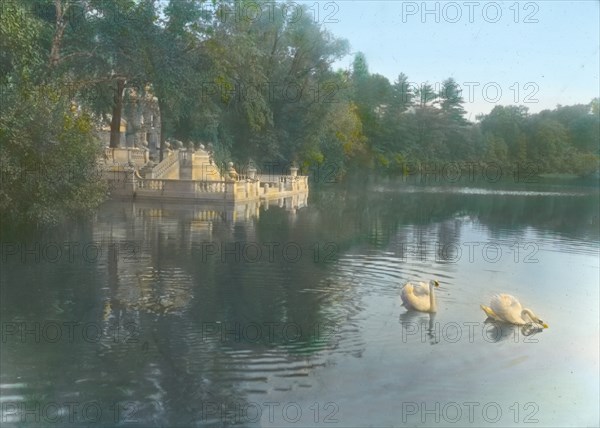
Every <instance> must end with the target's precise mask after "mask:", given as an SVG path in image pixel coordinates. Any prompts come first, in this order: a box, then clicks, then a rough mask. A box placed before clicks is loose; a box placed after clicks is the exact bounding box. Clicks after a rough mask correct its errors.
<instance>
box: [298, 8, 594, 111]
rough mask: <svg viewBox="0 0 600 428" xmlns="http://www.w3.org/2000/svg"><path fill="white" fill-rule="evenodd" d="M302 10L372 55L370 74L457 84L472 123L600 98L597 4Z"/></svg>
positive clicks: (347, 62) (346, 63) (347, 63)
mask: <svg viewBox="0 0 600 428" xmlns="http://www.w3.org/2000/svg"><path fill="white" fill-rule="evenodd" d="M299 3H300V2H299ZM301 3H305V4H308V5H311V13H313V14H314V16H315V20H318V21H319V22H321V23H323V25H324V26H325V27H326V28H327V29H329V30H330V31H331V32H332V33H333V34H335V35H336V36H338V37H342V38H345V39H347V40H348V41H349V42H350V44H351V49H352V52H353V53H355V52H358V51H362V52H364V53H365V55H366V57H367V61H368V64H369V70H370V72H371V73H379V74H382V75H384V76H386V77H387V78H388V79H390V81H394V80H395V79H396V77H397V76H398V74H399V73H400V72H404V73H405V74H406V75H407V76H408V77H409V80H410V81H411V82H414V83H415V84H417V85H420V84H421V83H422V82H426V81H427V82H429V83H430V84H432V85H434V86H435V85H436V84H439V83H441V82H442V81H443V80H444V79H446V78H447V77H454V79H455V80H456V81H457V82H458V83H459V84H461V86H462V87H463V97H464V98H465V101H466V103H465V109H466V110H467V113H468V114H470V115H471V119H474V116H475V115H476V114H479V113H488V112H489V111H490V110H491V109H492V108H493V107H494V106H495V105H498V104H502V105H507V104H523V105H526V106H528V107H529V109H530V111H531V112H538V111H540V110H543V109H546V108H554V107H556V105H557V104H563V105H568V104H576V103H588V102H590V100H591V99H592V98H594V97H597V96H599V80H600V76H599V68H600V65H599V64H600V58H599V52H598V51H599V44H600V35H599V33H600V7H599V3H600V2H599V1H598V0H588V1H578V2H566V1H535V2H527V1H521V2H517V1H508V2H488V1H469V0H466V1H456V2H437V1H427V2H422V1H414V2H413V1H350V0H346V1H344V0H342V1H340V0H336V1H319V2H315V1H302V2H301ZM425 9H426V10H425ZM317 11H318V15H317ZM427 11H429V13H427ZM335 21H337V22H335ZM452 21H455V22H452ZM351 63H352V56H349V57H348V58H346V59H345V60H343V61H341V62H340V63H338V64H336V67H342V68H348V67H350V64H351ZM515 101H516V102H515Z"/></svg>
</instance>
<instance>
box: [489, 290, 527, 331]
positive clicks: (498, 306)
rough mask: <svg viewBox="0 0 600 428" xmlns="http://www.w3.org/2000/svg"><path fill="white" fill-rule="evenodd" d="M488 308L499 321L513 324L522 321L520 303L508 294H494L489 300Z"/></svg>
mask: <svg viewBox="0 0 600 428" xmlns="http://www.w3.org/2000/svg"><path fill="white" fill-rule="evenodd" d="M490 308H491V309H492V311H493V312H494V313H495V314H496V316H497V317H498V318H499V319H500V320H501V321H507V322H510V323H513V324H519V323H522V322H523V319H522V318H521V311H522V310H523V309H522V308H521V304H520V303H519V301H518V300H517V299H516V298H515V297H514V296H511V295H510V294H496V295H495V296H493V297H492V300H491V301H490Z"/></svg>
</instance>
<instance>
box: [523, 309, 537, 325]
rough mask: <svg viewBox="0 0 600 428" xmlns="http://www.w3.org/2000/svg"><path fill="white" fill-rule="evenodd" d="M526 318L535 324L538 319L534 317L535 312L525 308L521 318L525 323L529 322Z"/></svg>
mask: <svg viewBox="0 0 600 428" xmlns="http://www.w3.org/2000/svg"><path fill="white" fill-rule="evenodd" d="M525 316H527V317H528V318H529V321H531V322H535V319H536V318H537V317H536V316H535V315H534V313H533V311H532V310H531V309H527V308H525V309H523V310H522V311H521V318H523V321H527V319H526V318H525Z"/></svg>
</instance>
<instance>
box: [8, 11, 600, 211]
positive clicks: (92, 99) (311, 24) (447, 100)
mask: <svg viewBox="0 0 600 428" xmlns="http://www.w3.org/2000/svg"><path fill="white" fill-rule="evenodd" d="M0 4H1V8H2V10H1V13H0V96H1V102H2V114H1V116H0V159H1V161H0V178H1V180H2V183H1V184H2V185H1V187H0V195H1V196H2V199H1V200H0V213H2V214H3V215H4V219H6V218H11V219H14V220H15V221H16V220H26V221H42V222H46V221H53V220H56V219H58V218H60V217H62V216H64V215H67V214H72V213H77V212H81V211H89V210H91V209H93V207H94V206H96V205H97V204H98V202H99V201H101V200H102V198H103V197H104V195H105V193H106V189H105V188H104V187H103V184H102V183H101V181H100V180H98V179H97V178H98V177H97V173H96V172H95V168H96V165H95V159H96V157H97V156H98V155H99V154H100V153H101V147H100V145H99V142H98V140H97V139H96V137H95V133H94V129H96V128H97V127H98V126H99V125H101V124H110V126H111V143H110V144H111V146H113V147H114V146H116V145H118V141H119V125H120V122H121V117H122V115H123V111H124V108H126V106H127V101H128V99H127V97H128V93H129V92H128V89H135V91H136V92H137V93H143V92H144V91H147V90H150V91H151V92H152V93H153V94H154V95H155V96H156V97H157V98H158V103H159V107H160V115H161V118H160V119H161V120H160V121H161V136H160V140H161V146H162V147H164V144H165V141H166V140H167V139H168V138H175V139H178V140H181V141H184V142H186V143H193V144H195V145H199V144H200V143H202V142H203V143H211V144H212V145H213V147H214V151H215V156H216V158H217V160H218V161H219V162H223V161H228V160H233V161H235V162H238V163H240V164H246V163H248V162H249V161H251V160H253V161H255V162H258V163H260V162H279V163H282V164H285V163H290V162H297V163H298V164H299V165H300V166H302V167H306V168H310V167H312V166H315V165H323V164H325V163H331V164H335V165H337V166H338V168H337V169H336V171H337V172H340V173H341V174H344V173H346V172H348V171H350V170H353V169H354V170H372V171H376V172H383V173H391V174H396V173H403V172H405V171H404V167H403V165H406V163H407V162H428V161H448V160H457V161H459V160H460V161H483V162H490V161H493V162H497V163H499V164H502V165H509V164H514V163H515V162H524V161H529V162H537V163H539V164H540V165H541V171H542V172H544V171H548V172H573V173H578V174H585V173H588V172H591V171H595V170H596V169H597V165H598V144H597V141H598V138H599V137H598V101H597V100H595V101H594V102H592V104H591V105H577V106H570V107H559V108H557V109H556V110H553V111H545V112H542V113H539V114H536V115H529V114H528V113H527V110H526V109H525V108H523V107H501V106H498V107H496V108H494V110H493V111H492V112H491V113H490V114H489V115H487V116H484V117H482V118H480V120H479V122H478V123H475V124H474V123H470V122H468V121H467V120H466V119H465V117H464V115H465V111H464V107H463V106H464V100H463V98H462V96H461V94H460V91H459V88H458V86H457V84H456V82H455V81H454V80H453V79H448V80H446V81H445V82H444V84H443V87H442V90H441V91H440V93H435V92H434V90H433V89H432V88H431V86H429V85H423V86H422V87H421V88H419V89H418V90H417V91H411V88H410V86H409V85H408V78H407V76H405V75H404V74H400V75H399V77H398V80H397V81H396V82H394V83H393V84H391V83H390V82H389V81H388V80H387V79H386V78H385V77H383V76H380V75H378V74H371V73H370V72H369V70H368V66H367V62H366V59H365V57H364V55H362V54H358V55H356V57H355V60H354V65H353V67H352V69H351V70H346V71H341V70H337V71H335V70H333V68H332V64H333V63H334V62H336V61H337V60H339V59H340V58H343V57H345V56H346V55H348V53H349V45H348V43H347V42H346V41H345V40H340V39H337V38H335V37H334V36H333V35H332V34H331V33H329V32H328V31H326V30H325V29H324V28H323V27H322V25H321V23H320V22H317V21H318V20H317V21H316V20H315V19H314V18H315V15H314V13H312V11H311V10H310V9H309V8H308V7H306V6H302V5H298V4H295V3H273V2H271V1H265V0H253V1H247V0H213V1H211V2H207V1H206V0H169V1H166V0H165V1H157V0H113V1H105V0H21V1H8V0H3V1H2V2H1V3H0ZM240 11H245V12H244V13H240ZM257 11H260V12H261V13H257ZM65 165H67V168H68V171H69V172H68V173H65V171H64V170H65Z"/></svg>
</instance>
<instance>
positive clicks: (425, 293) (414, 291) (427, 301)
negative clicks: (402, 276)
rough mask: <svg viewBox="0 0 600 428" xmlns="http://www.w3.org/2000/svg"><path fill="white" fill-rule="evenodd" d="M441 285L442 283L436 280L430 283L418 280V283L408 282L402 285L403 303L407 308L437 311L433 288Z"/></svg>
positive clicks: (401, 295)
mask: <svg viewBox="0 0 600 428" xmlns="http://www.w3.org/2000/svg"><path fill="white" fill-rule="evenodd" d="M439 286H440V283H439V282H437V281H435V280H431V281H429V285H427V284H426V283H424V282H417V283H416V284H413V283H411V282H407V283H406V284H405V285H404V287H402V292H401V293H400V297H401V298H402V304H403V305H404V306H405V307H406V309H414V310H415V311H421V312H432V313H433V312H436V311H437V304H436V300H435V293H434V292H433V289H434V287H439Z"/></svg>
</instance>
